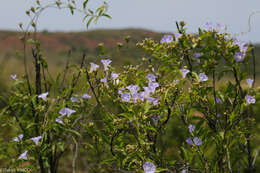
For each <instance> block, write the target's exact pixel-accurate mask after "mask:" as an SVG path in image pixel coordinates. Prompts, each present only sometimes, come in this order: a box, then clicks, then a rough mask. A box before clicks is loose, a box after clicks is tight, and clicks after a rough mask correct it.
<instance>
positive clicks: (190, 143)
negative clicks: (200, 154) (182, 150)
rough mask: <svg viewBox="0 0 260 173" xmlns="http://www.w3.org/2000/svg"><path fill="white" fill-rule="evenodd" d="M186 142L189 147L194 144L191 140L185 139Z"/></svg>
mask: <svg viewBox="0 0 260 173" xmlns="http://www.w3.org/2000/svg"><path fill="white" fill-rule="evenodd" d="M186 142H187V143H188V144H189V145H193V144H194V143H193V141H192V139H191V138H188V139H186Z"/></svg>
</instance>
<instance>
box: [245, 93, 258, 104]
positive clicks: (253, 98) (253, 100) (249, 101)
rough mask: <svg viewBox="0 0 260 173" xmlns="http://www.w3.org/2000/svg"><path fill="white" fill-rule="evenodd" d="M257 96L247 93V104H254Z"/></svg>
mask: <svg viewBox="0 0 260 173" xmlns="http://www.w3.org/2000/svg"><path fill="white" fill-rule="evenodd" d="M255 101H256V100H255V97H254V96H250V95H247V96H246V104H247V105H250V104H254V103H255Z"/></svg>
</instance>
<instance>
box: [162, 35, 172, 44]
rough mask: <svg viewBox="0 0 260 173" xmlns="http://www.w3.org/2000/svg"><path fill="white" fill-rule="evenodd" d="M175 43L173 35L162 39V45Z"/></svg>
mask: <svg viewBox="0 0 260 173" xmlns="http://www.w3.org/2000/svg"><path fill="white" fill-rule="evenodd" d="M172 41H173V37H172V35H164V36H163V38H162V39H161V41H160V43H161V44H162V43H170V42H172Z"/></svg>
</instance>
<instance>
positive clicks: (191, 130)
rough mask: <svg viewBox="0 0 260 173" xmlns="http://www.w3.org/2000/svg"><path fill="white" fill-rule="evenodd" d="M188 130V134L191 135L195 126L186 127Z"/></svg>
mask: <svg viewBox="0 0 260 173" xmlns="http://www.w3.org/2000/svg"><path fill="white" fill-rule="evenodd" d="M188 129H189V132H190V133H193V132H194V130H195V126H194V125H193V124H190V125H189V127H188Z"/></svg>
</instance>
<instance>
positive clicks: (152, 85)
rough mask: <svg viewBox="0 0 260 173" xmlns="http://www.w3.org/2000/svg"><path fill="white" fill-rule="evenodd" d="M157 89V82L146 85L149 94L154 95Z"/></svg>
mask: <svg viewBox="0 0 260 173" xmlns="http://www.w3.org/2000/svg"><path fill="white" fill-rule="evenodd" d="M157 87H159V83H157V82H149V84H148V88H149V89H150V92H151V93H154V92H155V90H156V88H157Z"/></svg>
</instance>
